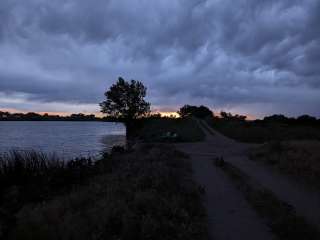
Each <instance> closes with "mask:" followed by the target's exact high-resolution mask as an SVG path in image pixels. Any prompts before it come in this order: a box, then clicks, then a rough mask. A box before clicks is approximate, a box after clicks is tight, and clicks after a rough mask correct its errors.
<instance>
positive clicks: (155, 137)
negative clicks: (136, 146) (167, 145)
mask: <svg viewBox="0 0 320 240" xmlns="http://www.w3.org/2000/svg"><path fill="white" fill-rule="evenodd" d="M142 121H143V127H141V128H139V129H138V134H137V135H138V136H139V139H140V140H142V141H144V142H196V141H201V140H203V139H204V136H205V135H204V133H203V131H202V130H201V128H199V126H198V125H197V123H196V122H195V120H194V119H192V118H187V119H182V118H177V119H172V118H158V119H157V118H156V119H145V120H142ZM168 133H169V137H167V134H168ZM173 134H176V137H172V138H171V137H170V135H173Z"/></svg>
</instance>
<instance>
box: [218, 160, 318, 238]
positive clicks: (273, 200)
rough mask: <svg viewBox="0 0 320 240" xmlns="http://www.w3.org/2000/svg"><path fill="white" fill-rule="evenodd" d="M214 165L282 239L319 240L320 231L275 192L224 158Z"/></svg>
mask: <svg viewBox="0 0 320 240" xmlns="http://www.w3.org/2000/svg"><path fill="white" fill-rule="evenodd" d="M214 164H216V165H217V166H219V167H221V169H222V170H223V171H224V172H225V173H226V174H227V175H228V176H229V177H230V178H231V179H232V181H233V182H234V183H235V185H236V186H237V188H238V189H239V190H240V191H241V192H242V193H243V194H244V196H245V198H246V199H247V201H248V202H249V204H250V205H251V206H252V207H253V208H254V209H255V210H256V212H257V213H258V215H259V216H260V217H261V218H263V219H264V221H265V222H266V224H267V225H268V226H269V227H270V229H271V231H272V232H273V233H274V234H275V235H276V236H277V238H278V239H290V240H300V239H308V240H316V239H319V237H320V233H319V231H318V230H317V228H316V227H315V226H313V225H311V224H309V223H308V222H307V221H306V220H305V219H304V218H302V217H300V216H298V215H297V214H296V212H295V210H294V208H293V207H292V206H290V205H288V204H287V203H286V202H283V201H281V200H279V199H278V198H277V197H276V196H275V195H274V194H273V192H272V191H270V190H268V189H266V188H264V187H263V186H262V185H260V184H259V183H258V182H256V181H255V180H254V179H252V178H251V177H249V176H248V175H246V174H245V173H243V172H242V171H241V170H240V169H238V168H237V167H235V166H233V165H232V164H230V163H228V162H224V161H223V160H222V159H216V160H215V161H214Z"/></svg>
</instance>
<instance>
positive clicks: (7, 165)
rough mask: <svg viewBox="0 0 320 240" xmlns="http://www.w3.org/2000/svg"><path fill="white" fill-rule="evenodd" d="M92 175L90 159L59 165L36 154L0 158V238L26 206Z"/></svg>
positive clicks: (54, 159)
mask: <svg viewBox="0 0 320 240" xmlns="http://www.w3.org/2000/svg"><path fill="white" fill-rule="evenodd" d="M94 172H95V170H94V165H93V163H92V161H91V159H85V158H82V159H74V160H71V161H62V160H60V159H59V158H58V157H57V156H56V155H47V154H44V153H41V152H36V151H11V152H9V153H6V154H2V155H1V156H0V238H1V237H3V236H5V235H6V233H7V232H8V231H9V229H10V227H11V226H12V224H13V222H14V215H15V214H16V213H17V212H18V211H19V210H20V209H21V208H22V207H23V206H25V205H26V204H30V203H36V202H42V201H46V200H48V199H51V198H53V197H54V196H56V195H59V194H62V193H63V192H65V191H66V190H67V189H69V188H70V186H72V185H74V184H79V183H82V182H83V181H84V180H85V179H87V178H88V177H90V176H92V174H93V173H94Z"/></svg>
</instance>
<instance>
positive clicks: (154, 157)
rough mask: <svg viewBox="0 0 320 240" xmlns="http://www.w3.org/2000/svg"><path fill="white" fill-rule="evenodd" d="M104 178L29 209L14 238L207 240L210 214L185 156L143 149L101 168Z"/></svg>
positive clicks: (115, 155) (116, 155)
mask: <svg viewBox="0 0 320 240" xmlns="http://www.w3.org/2000/svg"><path fill="white" fill-rule="evenodd" d="M96 166H97V167H99V169H100V170H101V173H102V174H100V175H99V176H96V177H94V178H92V179H91V181H90V182H89V183H88V184H87V185H85V186H82V187H75V188H74V189H73V190H72V191H71V192H70V193H68V194H64V195H63V196H60V197H56V198H54V199H52V200H50V201H46V202H42V203H38V204H33V205H27V206H25V207H24V208H23V209H22V210H21V211H19V213H18V214H17V215H16V216H17V224H16V226H15V228H13V229H12V231H11V234H10V238H9V239H24V240H27V239H33V240H37V239H78V240H81V239H84V240H90V239H111V240H112V239H124V240H125V239H130V240H135V239H137V240H138V239H139V240H143V239H153V240H157V239H159V240H160V239H183V240H187V239H190V240H191V239H192V240H196V239H206V237H207V236H206V215H205V210H204V208H203V206H202V201H201V194H200V190H199V188H198V186H197V185H196V184H195V183H194V182H193V180H192V176H191V169H190V166H189V164H188V163H187V162H186V161H185V160H184V156H183V155H181V154H180V153H178V152H177V151H176V150H174V149H173V148H171V147H168V146H161V145H160V146H159V145H158V146H155V145H143V146H141V147H140V148H139V150H136V151H134V152H130V153H121V152H118V153H113V154H111V156H109V157H108V158H107V159H103V160H101V161H99V162H98V163H97V164H96Z"/></svg>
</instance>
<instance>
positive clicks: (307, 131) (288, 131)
mask: <svg viewBox="0 0 320 240" xmlns="http://www.w3.org/2000/svg"><path fill="white" fill-rule="evenodd" d="M207 122H208V124H209V125H210V126H211V127H213V128H214V129H216V130H218V131H219V132H221V133H222V134H224V135H225V136H228V137H230V138H233V139H235V140H237V141H240V142H248V143H264V142H268V141H283V140H304V139H309V140H310V139H315V140H320V128H319V127H315V126H300V125H288V124H282V123H268V122H262V121H261V122H259V121H237V120H225V119H218V118H214V119H211V118H210V119H208V120H207Z"/></svg>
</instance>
